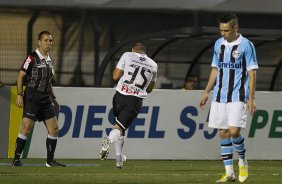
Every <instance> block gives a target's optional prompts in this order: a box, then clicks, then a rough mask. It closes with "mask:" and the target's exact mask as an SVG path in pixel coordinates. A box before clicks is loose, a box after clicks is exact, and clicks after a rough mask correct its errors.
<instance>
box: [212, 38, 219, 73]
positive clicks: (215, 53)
mask: <svg viewBox="0 0 282 184" xmlns="http://www.w3.org/2000/svg"><path fill="white" fill-rule="evenodd" d="M219 43H220V41H219V40H217V41H216V42H215V44H214V48H213V57H212V64H211V67H213V68H217V67H218V62H219V52H220V50H219Z"/></svg>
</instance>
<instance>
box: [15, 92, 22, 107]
mask: <svg viewBox="0 0 282 184" xmlns="http://www.w3.org/2000/svg"><path fill="white" fill-rule="evenodd" d="M16 105H17V106H18V107H19V108H22V107H23V96H21V95H18V96H17V101H16Z"/></svg>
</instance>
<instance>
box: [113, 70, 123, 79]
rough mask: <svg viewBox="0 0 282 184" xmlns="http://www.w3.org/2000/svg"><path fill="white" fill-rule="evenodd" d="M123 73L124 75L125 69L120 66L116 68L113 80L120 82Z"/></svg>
mask: <svg viewBox="0 0 282 184" xmlns="http://www.w3.org/2000/svg"><path fill="white" fill-rule="evenodd" d="M122 75H123V70H121V69H119V68H115V69H114V71H113V80H114V81H115V82H118V80H119V79H120V78H121V77H122Z"/></svg>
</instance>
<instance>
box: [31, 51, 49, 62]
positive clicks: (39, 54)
mask: <svg viewBox="0 0 282 184" xmlns="http://www.w3.org/2000/svg"><path fill="white" fill-rule="evenodd" d="M35 52H36V53H37V55H38V56H39V58H40V60H43V59H45V57H44V56H43V55H42V54H41V53H40V51H39V49H36V51H35ZM45 60H46V61H51V58H50V56H49V54H48V57H47V59H45Z"/></svg>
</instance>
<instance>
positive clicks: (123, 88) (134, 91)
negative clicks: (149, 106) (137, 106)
mask: <svg viewBox="0 0 282 184" xmlns="http://www.w3.org/2000/svg"><path fill="white" fill-rule="evenodd" d="M120 90H121V91H122V92H125V93H127V94H132V95H135V94H136V95H139V92H140V89H138V88H136V87H134V86H129V85H126V84H123V85H122V86H121V88H120Z"/></svg>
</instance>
